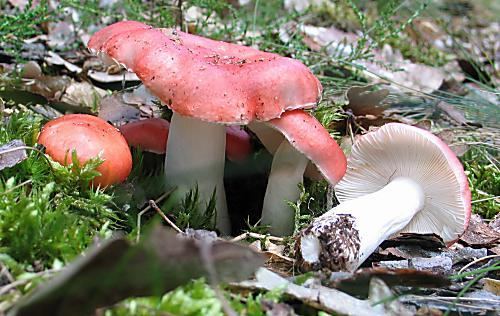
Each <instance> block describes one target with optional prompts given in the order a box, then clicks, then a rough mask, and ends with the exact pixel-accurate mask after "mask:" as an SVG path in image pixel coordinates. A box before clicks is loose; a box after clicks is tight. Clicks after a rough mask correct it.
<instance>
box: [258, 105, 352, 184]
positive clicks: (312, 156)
mask: <svg viewBox="0 0 500 316" xmlns="http://www.w3.org/2000/svg"><path fill="white" fill-rule="evenodd" d="M267 124H269V125H271V126H272V127H274V128H275V129H277V130H279V131H280V132H281V133H282V134H283V135H285V137H286V139H287V140H288V141H289V142H290V144H292V146H293V147H295V149H297V150H298V151H300V152H301V153H303V154H304V155H305V156H306V157H307V158H309V160H311V161H312V162H313V163H314V164H315V165H316V166H317V167H318V169H319V171H320V172H321V174H322V175H323V176H324V177H325V179H326V180H327V181H328V182H329V183H331V184H332V185H335V184H336V183H337V182H339V181H340V179H342V177H343V176H344V174H345V172H346V169H347V159H346V157H345V155H344V152H343V151H342V149H340V147H339V145H338V144H337V142H336V141H335V140H334V139H333V138H332V137H331V136H330V134H329V133H328V131H327V130H326V129H325V128H324V127H323V125H321V123H320V122H319V121H318V120H317V119H316V118H315V117H314V116H312V115H309V114H308V113H306V112H304V111H302V110H294V111H287V112H285V113H283V115H282V116H281V117H280V118H279V119H274V120H271V121H269V122H268V123H267Z"/></svg>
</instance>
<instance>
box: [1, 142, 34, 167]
mask: <svg viewBox="0 0 500 316" xmlns="http://www.w3.org/2000/svg"><path fill="white" fill-rule="evenodd" d="M24 146H26V144H24V143H23V141H22V140H20V139H14V140H12V141H10V142H8V143H7V144H4V145H0V170H3V169H5V168H10V167H13V166H15V165H17V164H18V163H20V162H22V161H24V160H26V158H28V155H27V154H26V149H24V148H23V147H24Z"/></svg>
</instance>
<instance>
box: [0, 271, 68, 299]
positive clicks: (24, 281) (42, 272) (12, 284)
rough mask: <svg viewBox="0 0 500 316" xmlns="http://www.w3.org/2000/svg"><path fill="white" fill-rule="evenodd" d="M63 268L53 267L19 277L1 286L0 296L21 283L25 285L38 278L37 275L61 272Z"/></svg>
mask: <svg viewBox="0 0 500 316" xmlns="http://www.w3.org/2000/svg"><path fill="white" fill-rule="evenodd" d="M61 270H62V269H51V270H44V271H41V272H37V273H33V274H32V275H30V276H29V277H28V278H26V279H19V280H16V281H14V282H12V283H9V284H7V285H5V286H3V287H1V288H0V296H2V295H4V294H5V293H8V292H10V291H11V290H13V289H14V288H16V287H18V286H21V285H24V284H26V283H28V282H30V281H32V280H33V279H35V278H37V277H43V276H48V275H50V274H52V273H56V272H59V271H61Z"/></svg>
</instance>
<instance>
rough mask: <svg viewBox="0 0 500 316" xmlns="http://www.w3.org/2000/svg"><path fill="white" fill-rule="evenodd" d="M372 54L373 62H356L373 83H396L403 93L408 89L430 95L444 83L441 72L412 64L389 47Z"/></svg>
mask: <svg viewBox="0 0 500 316" xmlns="http://www.w3.org/2000/svg"><path fill="white" fill-rule="evenodd" d="M373 54H374V57H373V61H359V62H357V63H358V64H360V65H362V66H364V67H365V68H366V70H367V72H365V74H366V75H368V76H369V77H371V78H372V79H373V82H385V81H389V82H390V83H392V82H394V83H396V85H397V87H398V88H400V89H402V90H403V91H404V90H408V89H409V90H417V91H420V92H424V93H431V92H433V91H436V90H438V89H439V87H441V84H442V83H443V81H444V77H445V74H444V73H443V71H442V70H440V69H438V68H434V67H431V66H427V65H423V64H415V63H412V62H411V61H409V60H406V59H404V58H403V56H402V55H401V52H399V51H397V50H394V49H393V48H392V47H391V46H389V45H384V47H383V48H382V49H381V50H376V51H374V53H373ZM381 65H384V66H381ZM385 65H388V66H389V67H386V66H385Z"/></svg>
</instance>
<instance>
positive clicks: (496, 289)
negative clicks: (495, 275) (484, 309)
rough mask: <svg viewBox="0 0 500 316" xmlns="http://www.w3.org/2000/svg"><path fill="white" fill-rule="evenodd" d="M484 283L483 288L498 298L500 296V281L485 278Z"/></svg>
mask: <svg viewBox="0 0 500 316" xmlns="http://www.w3.org/2000/svg"><path fill="white" fill-rule="evenodd" d="M481 281H482V282H483V283H484V286H483V288H484V289H485V290H486V291H488V292H491V293H493V294H495V295H497V296H500V281H499V280H495V279H490V278H483V279H482V280H481Z"/></svg>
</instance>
